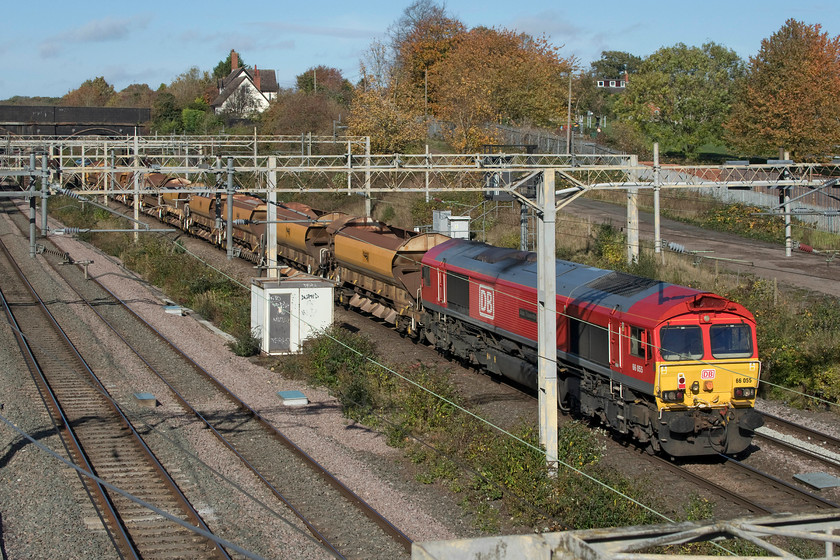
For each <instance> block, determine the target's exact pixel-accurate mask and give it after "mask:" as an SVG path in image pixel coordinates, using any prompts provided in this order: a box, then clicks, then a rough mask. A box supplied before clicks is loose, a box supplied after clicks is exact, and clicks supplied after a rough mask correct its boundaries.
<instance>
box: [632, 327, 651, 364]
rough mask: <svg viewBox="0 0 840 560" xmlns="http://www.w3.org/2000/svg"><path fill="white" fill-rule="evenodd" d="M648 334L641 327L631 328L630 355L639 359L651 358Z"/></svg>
mask: <svg viewBox="0 0 840 560" xmlns="http://www.w3.org/2000/svg"><path fill="white" fill-rule="evenodd" d="M647 341H648V333H647V331H646V330H644V329H641V328H639V327H630V355H631V356H636V357H637V358H645V359H648V358H650V346H648V344H647Z"/></svg>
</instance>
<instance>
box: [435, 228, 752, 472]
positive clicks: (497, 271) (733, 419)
mask: <svg viewBox="0 0 840 560" xmlns="http://www.w3.org/2000/svg"><path fill="white" fill-rule="evenodd" d="M422 263H423V285H422V304H423V307H424V309H425V312H426V316H425V317H426V318H425V321H424V330H423V334H424V335H425V337H426V339H427V340H428V341H429V342H431V343H432V344H434V345H435V346H437V347H438V348H441V349H442V350H445V351H448V352H451V353H452V354H454V355H456V356H458V357H460V358H462V359H465V360H470V361H472V362H473V363H477V364H480V365H482V366H483V367H485V368H486V369H487V370H488V371H490V372H494V373H497V374H500V375H503V376H505V377H508V378H510V379H513V380H515V381H517V382H519V383H521V384H523V385H526V386H529V387H536V385H537V365H536V364H537V343H536V340H537V263H536V255H535V254H534V253H530V252H525V251H517V250H515V249H505V248H500V247H493V246H490V245H486V244H484V243H478V242H474V241H466V240H458V239H453V240H450V241H447V242H445V243H443V244H440V245H438V246H436V247H434V248H432V249H431V250H429V251H428V252H427V253H426V255H425V257H424V258H423V261H422ZM556 271H557V356H558V363H557V380H558V401H559V405H560V406H561V408H562V409H564V410H569V409H572V410H575V411H576V412H579V413H580V414H583V415H585V416H590V417H595V418H598V419H600V420H601V421H602V422H603V423H604V424H607V425H609V426H610V427H611V428H613V429H614V430H617V431H618V432H621V433H623V434H627V435H629V436H631V437H634V438H635V439H637V440H638V441H640V442H642V443H646V444H649V446H650V448H651V449H652V450H654V451H658V450H662V451H664V452H666V453H668V454H669V455H673V456H692V455H710V454H715V453H718V452H720V453H729V454H733V453H739V452H741V451H743V450H745V449H746V448H747V447H748V446H749V444H750V441H751V439H752V436H753V431H754V430H755V429H756V428H757V427H759V426H761V424H762V423H763V421H762V418H761V415H760V414H759V413H758V412H756V411H755V410H754V408H753V406H754V404H755V396H756V390H757V387H758V379H759V370H760V362H759V361H758V354H757V349H756V335H755V320H754V318H753V316H752V314H751V313H750V312H749V311H747V310H746V309H745V308H744V307H743V306H741V305H739V304H737V303H734V302H732V301H729V300H727V299H725V298H722V297H720V296H718V295H715V294H712V293H708V292H701V291H698V290H695V289H692V288H687V287H684V286H678V285H674V284H669V283H665V282H659V281H656V280H650V279H647V278H641V277H638V276H633V275H630V274H625V273H622V272H615V271H609V270H602V269H598V268H592V267H589V266H585V265H582V264H577V263H572V262H566V261H561V260H558V261H557V266H556Z"/></svg>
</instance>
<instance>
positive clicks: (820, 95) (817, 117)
mask: <svg viewBox="0 0 840 560" xmlns="http://www.w3.org/2000/svg"><path fill="white" fill-rule="evenodd" d="M740 86H741V87H740V88H739V90H738V96H737V98H736V101H735V103H734V105H733V110H732V117H731V119H730V120H729V121H728V123H727V129H728V131H729V133H730V139H731V141H732V143H733V144H734V145H735V146H737V147H738V148H740V149H741V150H743V151H744V152H747V153H750V154H756V155H774V154H775V153H777V151H778V150H779V149H780V148H784V149H785V150H788V151H790V152H791V154H793V155H795V156H798V157H819V156H822V155H826V154H830V153H835V149H836V146H837V145H838V144H840V95H838V92H840V38H838V37H830V36H829V35H828V34H827V33H824V32H822V31H821V27H820V26H819V25H816V24H815V25H806V24H804V23H802V22H799V21H796V20H793V19H789V20H788V21H787V22H786V23H785V24H784V25H783V26H782V28H781V29H780V30H779V31H777V32H776V33H774V34H773V35H772V36H771V37H770V38H769V39H764V40H763V41H762V42H761V49H760V50H759V52H758V54H757V55H755V56H754V57H750V61H749V67H748V69H747V74H746V76H745V77H744V79H743V81H742V82H741V84H740Z"/></svg>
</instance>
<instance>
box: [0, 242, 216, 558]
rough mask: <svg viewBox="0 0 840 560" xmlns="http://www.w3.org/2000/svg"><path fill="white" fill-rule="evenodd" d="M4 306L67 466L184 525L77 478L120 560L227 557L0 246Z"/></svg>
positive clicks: (0, 279) (104, 488)
mask: <svg viewBox="0 0 840 560" xmlns="http://www.w3.org/2000/svg"><path fill="white" fill-rule="evenodd" d="M0 286H2V300H3V307H4V310H5V313H6V316H7V317H8V320H9V321H10V323H11V324H12V325H13V328H14V329H15V330H16V331H17V333H18V334H17V340H18V345H19V347H20V350H21V353H22V354H23V356H24V359H25V361H26V363H27V365H28V367H29V369H30V372H31V374H32V376H33V379H34V380H35V382H36V384H37V385H38V386H39V390H40V392H41V395H42V398H43V399H44V402H45V404H46V405H47V407H48V409H49V411H50V414H51V416H52V418H53V423H54V425H55V426H56V427H57V429H58V430H59V432H60V434H61V437H62V440H63V442H64V444H65V447H66V449H67V450H68V453H69V455H70V457H71V459H72V460H73V462H74V463H75V464H76V465H78V466H79V467H80V468H82V469H83V470H84V471H87V472H89V473H93V474H95V475H96V476H97V477H98V478H99V479H101V480H104V481H105V482H106V483H110V484H112V485H113V486H116V487H118V488H120V489H121V490H123V491H124V492H126V493H127V494H129V495H130V496H132V497H136V498H138V499H140V500H142V501H143V502H145V503H147V504H153V505H154V507H156V508H157V509H158V510H161V511H165V512H170V513H171V514H173V515H174V516H175V517H177V518H179V519H180V520H182V523H181V524H179V523H176V522H173V521H172V520H170V519H167V518H166V517H164V516H162V515H160V514H158V513H157V512H155V511H152V510H150V509H149V508H147V507H146V506H145V505H142V504H141V503H139V502H138V501H137V500H134V499H131V498H130V497H128V496H126V495H125V494H123V493H120V492H115V491H113V490H112V489H110V488H107V487H106V485H103V484H101V483H100V482H98V481H96V480H94V479H92V478H86V477H83V478H82V481H83V484H84V485H85V488H86V490H87V492H88V494H89V495H90V497H91V500H92V501H93V503H94V505H95V506H96V508H97V511H98V512H99V515H100V518H101V519H102V521H103V524H104V527H105V528H106V530H107V531H108V533H109V534H110V536H111V539H112V542H113V543H114V545H115V547H116V548H117V549H118V551H119V554H120V555H121V556H122V557H124V558H172V557H179V558H229V556H228V555H227V553H226V552H225V551H224V550H223V549H221V548H219V547H217V545H216V543H215V542H214V541H212V540H210V539H208V538H205V537H203V536H200V535H197V534H196V532H195V531H194V530H191V529H190V527H192V528H196V527H197V528H200V529H201V530H203V531H205V532H208V533H209V529H208V528H207V526H206V525H205V524H204V522H203V521H202V519H201V517H200V516H199V515H198V513H197V512H196V511H195V509H194V508H193V507H192V506H191V505H190V503H189V502H188V501H187V499H186V498H185V497H184V495H183V494H182V493H181V492H180V490H179V489H178V487H177V485H176V484H175V483H174V481H173V479H172V478H171V477H170V476H169V474H168V473H167V472H166V471H165V469H163V467H162V466H161V464H160V463H159V462H158V460H157V458H156V457H155V456H154V454H153V453H152V452H151V450H150V449H149V448H148V447H147V446H146V445H145V443H144V442H143V439H142V438H141V437H140V436H139V435H138V433H137V431H136V430H135V429H134V427H133V426H132V424H131V422H129V420H128V419H127V418H126V416H125V415H124V414H123V413H122V411H121V410H120V409H119V407H117V406H116V405H115V404H114V401H113V400H112V399H111V398H110V396H109V394H108V392H107V390H106V389H105V387H104V386H103V385H102V384H101V383H100V381H99V379H98V378H97V377H96V375H95V374H94V372H93V371H92V370H91V369H90V368H89V367H88V365H87V363H86V362H85V361H84V359H83V358H82V356H81V355H80V354H79V352H78V351H77V350H76V348H75V347H74V346H73V344H72V343H71V342H70V340H69V338H68V337H67V336H66V334H65V333H64V331H63V330H62V329H61V327H60V326H59V325H58V323H57V322H56V321H55V319H54V317H53V316H52V314H51V313H50V312H49V310H48V309H47V307H46V305H45V304H44V302H43V301H41V299H40V298H39V297H38V295H37V294H36V293H35V291H34V290H33V289H32V287H31V285H30V284H29V283H28V282H27V281H26V279H25V277H24V275H23V273H22V272H21V270H20V268H19V267H18V266H17V263H16V262H15V260H14V258H13V257H12V254H11V253H10V252H9V250H8V249H7V247H6V246H5V244H3V243H2V242H0Z"/></svg>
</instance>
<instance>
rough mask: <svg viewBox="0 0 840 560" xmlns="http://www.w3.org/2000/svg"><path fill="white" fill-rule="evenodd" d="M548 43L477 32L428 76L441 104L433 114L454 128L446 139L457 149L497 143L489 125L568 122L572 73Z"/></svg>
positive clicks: (464, 38) (463, 38)
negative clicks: (567, 103)
mask: <svg viewBox="0 0 840 560" xmlns="http://www.w3.org/2000/svg"><path fill="white" fill-rule="evenodd" d="M558 50H559V49H558V48H557V47H554V46H552V45H550V44H549V43H548V42H547V41H546V40H545V39H543V38H538V39H535V38H533V37H531V36H530V35H526V34H519V33H515V32H513V31H508V30H501V31H497V30H494V29H487V28H475V29H472V30H470V31H469V32H467V33H464V34H462V35H461V36H460V38H459V40H458V41H457V42H456V44H455V46H454V48H453V49H452V51H451V52H450V53H449V55H448V56H447V57H446V59H444V60H442V61H441V62H439V63H438V64H437V65H436V66H435V67H434V69H433V71H432V72H431V73H430V76H429V81H430V83H434V85H435V89H436V91H437V100H436V102H435V104H434V111H435V115H436V116H437V117H438V118H439V119H442V120H446V121H449V122H450V123H452V125H453V127H452V128H451V129H450V130H449V133H448V136H449V139H450V140H451V141H452V143H453V147H455V148H456V149H458V150H474V149H476V148H478V147H479V146H480V145H481V144H484V143H488V142H491V143H492V142H493V133H492V132H491V131H490V129H488V128H487V127H486V124H487V123H488V122H500V121H501V122H505V123H510V124H532V125H537V126H557V125H559V124H561V123H562V122H565V118H566V117H565V115H566V111H565V110H564V107H565V103H566V100H567V96H568V89H567V88H568V77H567V75H568V72H570V71H571V70H572V67H573V64H574V61H573V60H572V59H563V58H561V57H560V56H559V54H558Z"/></svg>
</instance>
